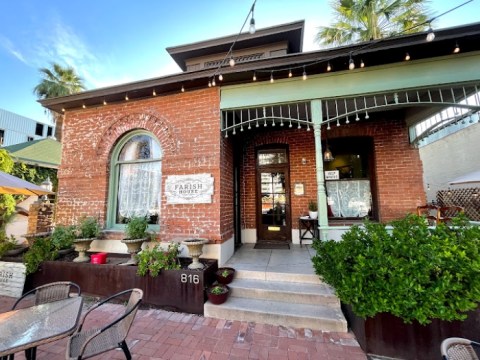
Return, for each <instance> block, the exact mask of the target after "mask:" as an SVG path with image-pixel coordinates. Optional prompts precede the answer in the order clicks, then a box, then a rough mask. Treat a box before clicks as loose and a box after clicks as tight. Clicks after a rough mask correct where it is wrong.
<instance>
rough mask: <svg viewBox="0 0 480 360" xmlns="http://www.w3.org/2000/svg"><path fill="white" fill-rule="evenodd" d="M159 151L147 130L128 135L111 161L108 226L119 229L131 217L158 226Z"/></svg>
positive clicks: (160, 174)
mask: <svg viewBox="0 0 480 360" xmlns="http://www.w3.org/2000/svg"><path fill="white" fill-rule="evenodd" d="M161 160H162V150H161V148H160V145H159V143H158V142H157V140H156V139H155V138H154V137H153V136H152V135H151V134H150V133H148V132H146V131H135V132H132V133H129V134H128V135H127V136H125V137H124V138H123V139H121V140H120V142H119V143H118V144H117V145H116V147H115V149H114V151H113V154H112V159H111V168H110V169H111V171H110V191H109V211H108V224H109V227H110V228H121V227H122V224H125V223H126V222H127V221H128V219H129V218H131V217H133V216H146V217H147V218H148V219H149V223H150V224H158V218H159V214H160V190H161V182H162V162H161Z"/></svg>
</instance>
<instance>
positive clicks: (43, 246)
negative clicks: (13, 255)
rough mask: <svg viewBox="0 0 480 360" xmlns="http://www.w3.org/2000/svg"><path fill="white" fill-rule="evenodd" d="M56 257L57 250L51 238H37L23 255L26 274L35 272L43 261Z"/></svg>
mask: <svg viewBox="0 0 480 360" xmlns="http://www.w3.org/2000/svg"><path fill="white" fill-rule="evenodd" d="M56 257H57V250H56V249H55V246H54V245H53V242H52V240H51V239H50V238H48V237H47V238H36V239H35V241H33V243H32V246H30V248H29V249H28V251H27V252H26V253H25V254H24V255H23V262H24V264H25V268H26V269H25V274H26V275H28V274H32V273H34V272H35V271H37V269H38V267H39V266H40V264H41V263H42V262H43V261H47V260H54V259H55V258H56Z"/></svg>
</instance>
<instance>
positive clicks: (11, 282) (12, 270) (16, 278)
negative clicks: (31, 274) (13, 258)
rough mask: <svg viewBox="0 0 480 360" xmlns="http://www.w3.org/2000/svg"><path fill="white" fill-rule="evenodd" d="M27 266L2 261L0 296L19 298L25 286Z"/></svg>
mask: <svg viewBox="0 0 480 360" xmlns="http://www.w3.org/2000/svg"><path fill="white" fill-rule="evenodd" d="M25 269H26V268H25V265H23V264H22V263H12V262H4V261H0V295H3V296H10V297H15V298H18V297H20V296H22V293H23V286H24V285H25Z"/></svg>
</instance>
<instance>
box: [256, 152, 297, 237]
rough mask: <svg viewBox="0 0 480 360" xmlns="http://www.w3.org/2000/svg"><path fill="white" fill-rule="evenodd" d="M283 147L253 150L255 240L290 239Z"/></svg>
mask: <svg viewBox="0 0 480 360" xmlns="http://www.w3.org/2000/svg"><path fill="white" fill-rule="evenodd" d="M291 237H292V229H291V221H290V185H289V166H288V153H287V149H286V148H280V149H262V150H258V151H257V241H262V240H268V241H272V240H279V241H291Z"/></svg>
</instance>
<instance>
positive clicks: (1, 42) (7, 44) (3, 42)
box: [0, 35, 28, 65]
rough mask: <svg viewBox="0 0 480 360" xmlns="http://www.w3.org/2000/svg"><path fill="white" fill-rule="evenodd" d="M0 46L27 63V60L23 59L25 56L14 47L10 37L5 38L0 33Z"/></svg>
mask: <svg viewBox="0 0 480 360" xmlns="http://www.w3.org/2000/svg"><path fill="white" fill-rule="evenodd" d="M0 46H1V47H3V48H4V49H5V50H6V51H7V52H8V53H10V55H13V56H14V57H16V58H17V59H18V60H20V61H21V62H23V63H24V64H27V65H28V63H27V60H25V57H24V56H23V55H22V53H21V52H20V50H18V49H16V48H15V46H14V45H13V43H12V41H11V40H10V39H8V38H6V37H5V36H3V35H0Z"/></svg>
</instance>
